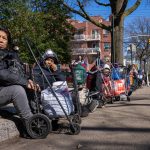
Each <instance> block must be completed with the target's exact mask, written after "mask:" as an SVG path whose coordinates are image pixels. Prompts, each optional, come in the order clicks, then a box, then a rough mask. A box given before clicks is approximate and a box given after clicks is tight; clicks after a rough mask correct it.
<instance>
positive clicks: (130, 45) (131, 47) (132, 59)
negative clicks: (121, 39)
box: [130, 44, 133, 65]
mask: <svg viewBox="0 0 150 150" xmlns="http://www.w3.org/2000/svg"><path fill="white" fill-rule="evenodd" d="M130 52H131V65H132V64H133V53H132V44H130Z"/></svg>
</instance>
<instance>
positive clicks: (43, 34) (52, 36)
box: [0, 0, 72, 63]
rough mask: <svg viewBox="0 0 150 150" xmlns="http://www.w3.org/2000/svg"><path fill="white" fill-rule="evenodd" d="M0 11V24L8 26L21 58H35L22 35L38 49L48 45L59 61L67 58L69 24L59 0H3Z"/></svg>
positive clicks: (68, 56)
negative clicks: (55, 0)
mask: <svg viewBox="0 0 150 150" xmlns="http://www.w3.org/2000/svg"><path fill="white" fill-rule="evenodd" d="M52 4H53V5H52ZM2 6H3V7H2ZM0 13H1V15H0V22H1V25H3V26H7V27H8V28H9V29H10V31H11V33H12V35H13V39H16V40H15V42H16V43H15V44H17V45H19V47H20V56H21V58H22V59H23V60H24V61H26V62H30V63H33V62H34V60H33V58H32V57H31V54H30V53H29V51H28V50H27V47H26V45H25V42H24V38H30V39H31V40H32V42H33V43H34V44H35V46H36V47H37V48H38V49H39V50H40V51H41V53H43V52H44V51H45V50H46V49H48V48H51V49H53V50H54V51H55V52H56V53H57V54H58V56H59V58H60V59H61V61H63V62H67V61H69V60H70V51H69V49H68V42H69V39H70V36H71V33H72V32H71V31H72V27H71V26H70V24H68V22H67V18H69V15H68V12H67V11H66V10H65V9H64V8H63V7H62V5H61V3H60V2H59V1H57V2H54V1H46V0H45V1H44V0H43V1H42V0H34V1H33V0H31V1H23V0H11V1H2V2H1V3H0ZM33 50H34V48H33Z"/></svg>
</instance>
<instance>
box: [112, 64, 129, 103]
mask: <svg viewBox="0 0 150 150" xmlns="http://www.w3.org/2000/svg"><path fill="white" fill-rule="evenodd" d="M111 79H112V83H111V84H112V94H113V96H114V100H115V101H119V100H127V101H130V97H129V95H128V93H129V91H130V82H129V75H128V72H127V68H126V67H125V66H118V67H114V66H112V72H111Z"/></svg>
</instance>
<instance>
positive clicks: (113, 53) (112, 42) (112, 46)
mask: <svg viewBox="0 0 150 150" xmlns="http://www.w3.org/2000/svg"><path fill="white" fill-rule="evenodd" d="M111 28H112V30H111V63H112V64H114V63H115V50H114V14H112V17H111Z"/></svg>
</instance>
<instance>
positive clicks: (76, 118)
mask: <svg viewBox="0 0 150 150" xmlns="http://www.w3.org/2000/svg"><path fill="white" fill-rule="evenodd" d="M71 120H72V122H73V123H78V124H81V123H82V120H81V117H80V115H79V114H74V115H73V116H72V117H71Z"/></svg>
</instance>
